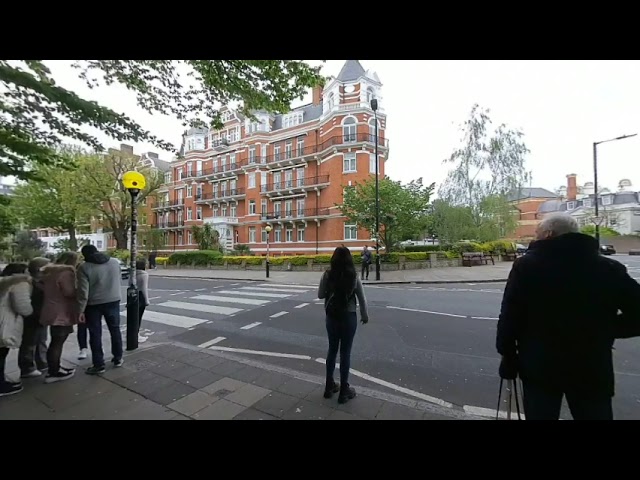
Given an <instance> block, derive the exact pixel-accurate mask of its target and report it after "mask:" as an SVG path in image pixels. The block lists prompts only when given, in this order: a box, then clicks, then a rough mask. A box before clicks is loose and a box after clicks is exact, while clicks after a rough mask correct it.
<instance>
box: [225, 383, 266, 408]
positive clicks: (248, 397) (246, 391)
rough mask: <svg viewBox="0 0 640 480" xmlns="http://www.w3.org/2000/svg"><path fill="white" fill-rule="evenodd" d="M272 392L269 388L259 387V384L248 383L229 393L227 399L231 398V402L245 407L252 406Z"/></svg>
mask: <svg viewBox="0 0 640 480" xmlns="http://www.w3.org/2000/svg"><path fill="white" fill-rule="evenodd" d="M270 393H271V390H267V389H266V388H262V387H259V386H258V385H250V384H247V385H244V386H243V387H240V388H239V389H238V390H236V391H235V392H233V393H231V394H229V395H227V396H226V397H225V400H229V401H230V402H233V403H237V404H238V405H242V406H244V407H251V406H252V405H253V404H255V403H256V402H258V401H260V400H262V399H263V398H264V397H266V396H267V395H269V394H270Z"/></svg>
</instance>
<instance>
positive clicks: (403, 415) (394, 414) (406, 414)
mask: <svg viewBox="0 0 640 480" xmlns="http://www.w3.org/2000/svg"><path fill="white" fill-rule="evenodd" d="M423 417H424V412H422V411H420V410H416V409H415V408H409V407H405V406H404V405H395V404H393V403H384V404H383V405H382V406H381V407H380V411H379V412H378V415H376V417H375V418H376V420H422V418H423Z"/></svg>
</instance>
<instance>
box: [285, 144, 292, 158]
mask: <svg viewBox="0 0 640 480" xmlns="http://www.w3.org/2000/svg"><path fill="white" fill-rule="evenodd" d="M292 156H293V144H292V143H291V142H288V143H287V144H286V145H285V146H284V158H285V159H287V160H289V159H290V158H291V157H292Z"/></svg>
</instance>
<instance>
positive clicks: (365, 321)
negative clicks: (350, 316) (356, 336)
mask: <svg viewBox="0 0 640 480" xmlns="http://www.w3.org/2000/svg"><path fill="white" fill-rule="evenodd" d="M360 321H361V322H362V324H363V325H365V324H367V323H369V317H362V318H360Z"/></svg>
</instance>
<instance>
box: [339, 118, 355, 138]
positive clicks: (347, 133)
mask: <svg viewBox="0 0 640 480" xmlns="http://www.w3.org/2000/svg"><path fill="white" fill-rule="evenodd" d="M342 136H343V140H344V143H352V142H355V141H356V119H355V118H353V117H347V118H346V119H345V120H344V122H343V123H342Z"/></svg>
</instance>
